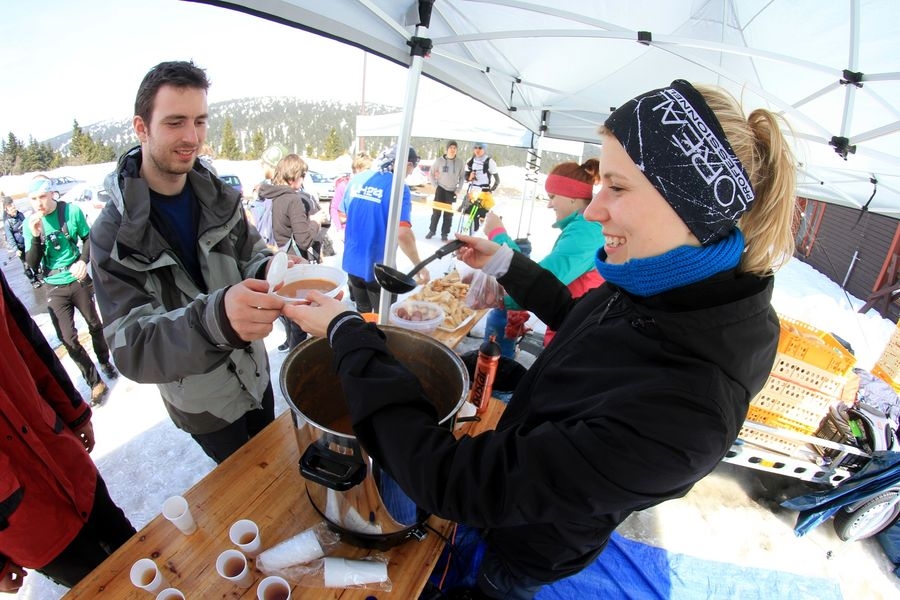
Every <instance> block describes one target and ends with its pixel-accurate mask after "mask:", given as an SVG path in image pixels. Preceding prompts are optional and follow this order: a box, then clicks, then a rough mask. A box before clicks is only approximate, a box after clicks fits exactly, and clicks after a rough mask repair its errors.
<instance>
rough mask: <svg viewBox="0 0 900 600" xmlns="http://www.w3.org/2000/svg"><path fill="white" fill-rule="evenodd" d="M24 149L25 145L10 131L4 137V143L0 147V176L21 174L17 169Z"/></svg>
mask: <svg viewBox="0 0 900 600" xmlns="http://www.w3.org/2000/svg"><path fill="white" fill-rule="evenodd" d="M24 149H25V145H24V144H22V142H21V141H19V139H18V138H17V137H16V136H15V134H14V133H13V132H12V131H10V132H9V134H8V135H7V136H6V141H5V142H3V144H2V146H0V175H12V174H13V173H21V172H22V171H19V170H18V168H17V167H18V166H20V165H21V162H22V151H23V150H24Z"/></svg>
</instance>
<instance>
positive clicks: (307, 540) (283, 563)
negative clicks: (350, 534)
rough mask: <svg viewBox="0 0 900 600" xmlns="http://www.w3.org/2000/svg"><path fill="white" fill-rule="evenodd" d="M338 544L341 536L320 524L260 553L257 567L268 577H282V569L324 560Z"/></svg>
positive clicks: (257, 558)
mask: <svg viewBox="0 0 900 600" xmlns="http://www.w3.org/2000/svg"><path fill="white" fill-rule="evenodd" d="M338 542H340V536H338V534H336V533H335V532H333V531H331V530H330V529H328V526H327V525H326V524H325V523H324V522H323V523H319V524H318V525H314V526H313V527H310V528H309V529H306V530H304V531H301V532H300V533H298V534H297V535H295V536H293V537H291V538H288V539H286V540H284V541H282V542H279V543H278V544H276V545H274V546H272V547H271V548H269V549H267V550H265V551H263V552H262V553H260V555H259V556H257V557H256V567H257V568H258V569H259V570H260V571H262V572H263V573H265V574H266V575H282V574H281V572H280V571H281V570H282V569H286V568H288V567H291V566H293V565H296V564H302V563H307V562H310V561H313V560H316V559H319V558H322V557H323V556H325V555H326V554H327V553H328V552H329V551H330V550H331V549H332V548H334V547H335V546H336V545H337V544H338ZM282 576H283V575H282Z"/></svg>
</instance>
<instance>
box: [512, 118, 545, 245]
mask: <svg viewBox="0 0 900 600" xmlns="http://www.w3.org/2000/svg"><path fill="white" fill-rule="evenodd" d="M543 140H544V128H543V127H542V128H541V133H540V136H539V137H538V143H537V150H533V149H529V150H528V151H527V154H526V156H525V185H524V186H523V187H522V204H521V205H520V206H519V225H518V227H517V228H516V238H519V237H521V233H522V217H523V215H524V213H525V202H526V199H528V198H529V197H530V198H531V210H530V211H529V212H528V227H527V228H526V231H525V237H528V236H530V235H531V223H532V221H533V220H534V202H535V197H536V196H537V185H538V175H539V174H540V172H541V154H542V153H543V149H542V146H543V143H542V142H543Z"/></svg>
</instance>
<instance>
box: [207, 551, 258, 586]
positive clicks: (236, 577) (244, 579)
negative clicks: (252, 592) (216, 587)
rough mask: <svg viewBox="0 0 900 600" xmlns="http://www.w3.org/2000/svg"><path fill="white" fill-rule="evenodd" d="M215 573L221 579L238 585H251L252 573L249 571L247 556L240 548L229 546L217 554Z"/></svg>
mask: <svg viewBox="0 0 900 600" xmlns="http://www.w3.org/2000/svg"><path fill="white" fill-rule="evenodd" d="M216 573H218V574H219V576H220V577H221V578H222V579H225V580H226V581H230V582H231V583H233V584H234V585H236V586H238V587H242V588H248V587H250V586H251V585H253V573H251V572H250V565H249V564H248V563H247V557H246V556H244V554H243V553H242V552H241V551H240V550H235V549H234V548H229V549H228V550H225V551H224V552H222V553H221V554H219V557H218V558H217V559H216Z"/></svg>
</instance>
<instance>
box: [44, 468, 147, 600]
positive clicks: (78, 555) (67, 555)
mask: <svg viewBox="0 0 900 600" xmlns="http://www.w3.org/2000/svg"><path fill="white" fill-rule="evenodd" d="M134 534H135V530H134V527H132V525H131V522H130V521H129V520H128V519H127V518H126V517H125V513H123V512H122V509H121V508H119V507H118V506H116V504H115V502H113V501H112V498H110V497H109V491H108V490H107V489H106V483H104V481H103V478H102V477H100V475H99V474H98V475H97V489H96V492H95V495H94V506H93V508H91V516H90V517H88V520H87V523H85V524H84V526H83V527H82V528H81V531H79V532H78V535H76V536H75V539H74V540H72V541H71V542H70V543H69V545H68V546H66V548H65V549H64V550H63V551H62V552H61V553H60V554H59V556H57V557H56V558H54V559H53V560H52V561H50V564H48V565H47V566H45V567H42V568H40V569H37V571H38V572H39V573H43V574H44V575H46V576H47V577H49V578H50V579H52V580H53V581H55V582H56V583H58V584H60V585H64V586H66V587H72V586H73V585H75V584H77V583H78V582H79V581H81V580H82V579H84V577H85V576H86V575H87V574H88V573H90V572H91V571H93V570H94V569H95V568H97V566H98V565H99V564H100V563H102V562H103V561H104V560H106V557H108V556H109V555H110V554H112V553H113V552H115V551H116V550H117V549H118V548H119V546H121V545H122V544H124V543H125V542H127V541H128V538H130V537H131V536H133V535H134Z"/></svg>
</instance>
